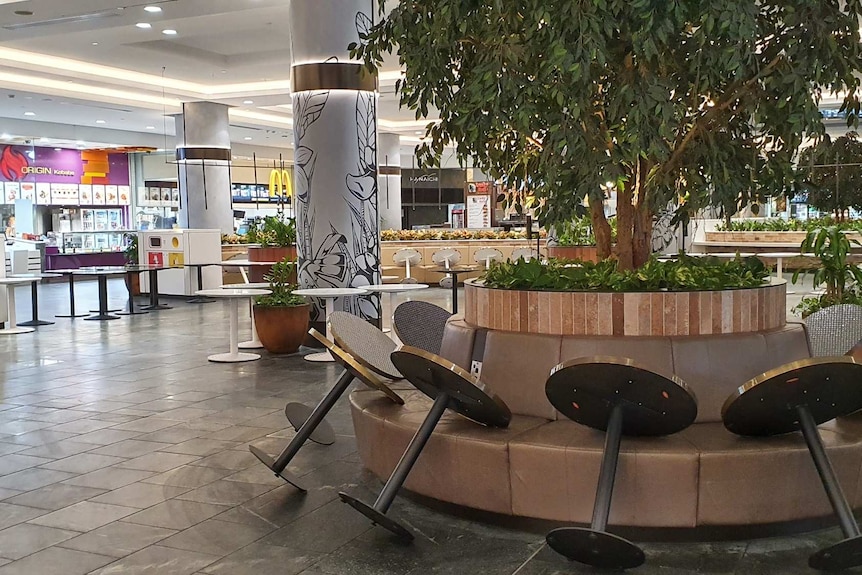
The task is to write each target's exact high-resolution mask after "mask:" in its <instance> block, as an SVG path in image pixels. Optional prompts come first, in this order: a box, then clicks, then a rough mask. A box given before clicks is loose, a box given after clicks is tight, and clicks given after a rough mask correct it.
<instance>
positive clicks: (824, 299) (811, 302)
mask: <svg viewBox="0 0 862 575" xmlns="http://www.w3.org/2000/svg"><path fill="white" fill-rule="evenodd" d="M840 303H849V304H854V305H862V294H860V293H859V292H858V291H857V290H856V288H850V289H848V290H847V291H845V292H844V295H843V296H842V297H841V299H835V298H831V297H829V296H827V295H825V294H824V295H822V296H820V297H804V298H802V300H801V301H800V302H799V303H798V304H796V306H794V308H793V312H794V313H797V314H799V315H801V316H802V317H803V318H806V317H808V316H809V315H811V314H812V313H814V312H816V311H820V310H821V309H823V308H826V307H829V306H832V305H838V304H840Z"/></svg>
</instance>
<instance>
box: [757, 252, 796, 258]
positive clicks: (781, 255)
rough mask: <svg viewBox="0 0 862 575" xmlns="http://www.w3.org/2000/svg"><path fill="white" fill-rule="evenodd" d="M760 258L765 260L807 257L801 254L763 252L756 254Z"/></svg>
mask: <svg viewBox="0 0 862 575" xmlns="http://www.w3.org/2000/svg"><path fill="white" fill-rule="evenodd" d="M754 255H756V256H759V257H764V258H782V259H783V258H801V257H803V256H805V254H803V253H800V252H761V253H756V254H754Z"/></svg>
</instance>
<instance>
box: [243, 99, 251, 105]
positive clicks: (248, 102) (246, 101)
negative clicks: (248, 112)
mask: <svg viewBox="0 0 862 575" xmlns="http://www.w3.org/2000/svg"><path fill="white" fill-rule="evenodd" d="M242 103H243V104H245V105H246V106H249V105H251V104H254V100H243V101H242Z"/></svg>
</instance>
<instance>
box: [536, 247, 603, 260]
mask: <svg viewBox="0 0 862 575" xmlns="http://www.w3.org/2000/svg"><path fill="white" fill-rule="evenodd" d="M548 257H549V258H556V259H563V260H580V261H582V262H598V261H599V254H598V248H596V246H548Z"/></svg>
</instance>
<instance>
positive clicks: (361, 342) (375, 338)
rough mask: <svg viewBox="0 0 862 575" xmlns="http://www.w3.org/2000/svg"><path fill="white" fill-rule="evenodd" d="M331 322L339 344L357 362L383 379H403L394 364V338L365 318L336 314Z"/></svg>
mask: <svg viewBox="0 0 862 575" xmlns="http://www.w3.org/2000/svg"><path fill="white" fill-rule="evenodd" d="M328 322H329V333H330V334H331V335H332V338H333V339H334V340H335V343H336V345H338V346H339V347H341V348H342V349H343V350H344V351H346V352H347V353H349V354H350V355H352V356H353V358H354V359H356V361H358V362H359V363H361V364H362V365H364V366H365V367H367V368H368V369H370V370H371V371H374V372H376V373H378V374H380V375H382V376H383V377H388V378H389V379H402V378H403V376H402V375H401V373H399V372H398V370H397V369H396V368H395V366H394V365H393V364H392V357H391V356H392V352H393V351H395V348H396V347H397V346H396V345H395V342H394V341H392V338H390V337H389V336H387V335H386V334H385V333H383V332H382V331H380V330H379V329H377V328H376V327H374V326H373V325H371V324H370V323H368V322H367V321H365V320H364V319H362V318H361V317H357V316H355V315H353V314H351V313H347V312H344V311H336V312H333V313H332V315H330V316H329V318H328Z"/></svg>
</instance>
